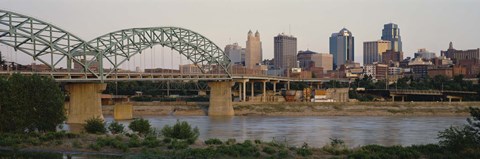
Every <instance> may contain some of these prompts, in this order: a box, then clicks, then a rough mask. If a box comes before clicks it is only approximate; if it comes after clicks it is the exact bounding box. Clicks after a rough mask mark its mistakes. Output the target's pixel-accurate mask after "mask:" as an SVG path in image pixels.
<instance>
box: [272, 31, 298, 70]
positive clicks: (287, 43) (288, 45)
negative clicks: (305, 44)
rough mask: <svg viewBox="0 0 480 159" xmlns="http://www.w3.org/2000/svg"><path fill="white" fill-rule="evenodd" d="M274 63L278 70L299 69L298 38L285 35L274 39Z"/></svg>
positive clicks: (279, 35)
mask: <svg viewBox="0 0 480 159" xmlns="http://www.w3.org/2000/svg"><path fill="white" fill-rule="evenodd" d="M273 41H274V50H273V52H274V60H275V61H274V63H275V68H277V69H290V68H294V67H297V38H296V37H293V36H291V35H285V34H284V33H282V34H278V36H276V37H274V38H273Z"/></svg>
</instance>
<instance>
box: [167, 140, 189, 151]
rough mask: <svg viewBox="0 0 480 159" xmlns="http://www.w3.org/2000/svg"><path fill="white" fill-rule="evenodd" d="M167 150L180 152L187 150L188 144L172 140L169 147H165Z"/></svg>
mask: <svg viewBox="0 0 480 159" xmlns="http://www.w3.org/2000/svg"><path fill="white" fill-rule="evenodd" d="M167 148H169V149H174V150H181V149H186V148H188V143H187V142H186V141H180V140H173V141H172V143H171V144H170V145H168V146H167Z"/></svg>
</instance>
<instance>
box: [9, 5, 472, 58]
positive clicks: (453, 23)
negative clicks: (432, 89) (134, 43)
mask: <svg viewBox="0 0 480 159" xmlns="http://www.w3.org/2000/svg"><path fill="white" fill-rule="evenodd" d="M108 2H110V1H100V2H97V1H55V0H50V1H46V2H45V1H42V2H37V1H31V0H17V1H11V0H0V3H1V4H2V6H1V7H0V9H5V10H10V11H14V12H18V13H21V14H25V15H29V16H33V17H36V18H38V19H42V20H45V21H47V22H49V23H51V24H54V25H57V26H59V27H61V28H64V29H66V30H67V31H69V32H71V33H73V34H75V35H77V36H79V37H81V38H82V39H85V40H89V39H92V38H94V37H96V36H99V35H101V34H103V33H105V32H112V31H116V30H119V29H125V28H131V27H146V26H179V27H184V28H188V29H191V30H194V31H196V32H198V33H201V34H202V35H204V36H206V37H207V38H209V39H211V40H212V41H214V42H215V43H216V44H217V45H218V46H219V47H220V48H223V47H224V46H225V45H227V44H231V43H234V42H238V43H240V44H241V43H243V42H244V41H245V38H244V37H245V35H244V34H245V32H246V31H248V30H249V29H250V28H255V30H258V31H259V32H262V36H263V37H265V38H264V40H263V41H262V46H263V47H262V49H263V57H264V59H271V58H273V38H271V37H274V36H275V35H277V34H278V33H279V32H285V33H288V34H292V35H294V36H295V37H297V38H298V50H306V49H310V50H317V51H319V52H328V51H329V47H328V38H329V36H330V34H331V33H332V32H335V31H337V30H339V29H340V28H342V27H346V28H348V29H349V30H350V31H352V32H353V33H355V37H356V40H355V41H356V43H357V44H356V46H355V50H357V53H356V54H355V62H359V63H363V60H361V59H363V53H362V52H360V51H362V50H363V48H362V47H363V45H362V42H364V41H371V40H376V39H380V37H381V34H382V28H383V25H384V24H387V23H395V24H398V25H399V26H400V28H401V35H402V42H403V52H404V54H405V57H407V56H410V57H413V54H414V53H415V52H416V51H417V50H418V49H419V48H426V49H428V50H430V51H431V52H434V53H436V54H437V56H438V55H439V54H440V51H441V50H446V49H447V48H446V47H445V46H447V45H448V43H449V42H450V41H453V42H454V43H455V44H456V48H458V49H474V48H478V47H479V46H480V43H479V42H478V40H475V39H476V37H478V36H479V35H480V33H479V32H475V31H474V30H475V28H478V26H480V24H479V23H480V22H478V21H475V20H471V19H475V17H478V16H479V15H480V11H478V10H476V9H475V7H474V6H478V4H480V2H478V1H470V0H463V1H447V0H444V1H436V0H435V1H433V0H427V1H402V2H395V1H375V0H372V1H363V2H357V1H335V2H333V1H300V2H298V3H297V2H293V1H274V2H276V3H271V2H272V1H258V2H257V1H255V4H254V5H252V4H251V3H250V2H252V1H227V2H224V1H216V0H215V1H202V2H196V1H190V0H184V1H161V2H159V1H140V2H138V1H121V3H113V4H112V3H108ZM115 2H117V1H115ZM26 3H30V4H32V5H24V4H26ZM92 3H97V4H99V5H91V4H92ZM107 3H108V4H109V6H111V7H109V8H105V7H104V6H105V5H101V4H107ZM185 4H188V5H186V6H185ZM194 4H198V5H194ZM347 4H348V5H347ZM433 4H435V7H429V6H431V5H433ZM340 5H341V6H344V7H347V8H349V9H350V10H349V11H348V12H346V13H340V12H339V13H336V14H329V13H334V12H333V11H334V10H335V8H334V7H332V6H340ZM58 6H61V7H58ZM164 6H169V7H164ZM198 6H200V7H198ZM244 6H248V7H244ZM87 7H88V8H89V9H88V10H85V9H84V8H87ZM142 7H144V8H142ZM181 7H183V8H182V10H179V9H180V8H181ZM110 8H113V9H110ZM137 8H142V9H140V10H139V9H137ZM243 8H246V9H243ZM287 8H288V9H290V10H289V12H287V13H283V12H281V10H284V9H287ZM369 8H376V9H377V10H376V11H374V12H373V11H368V10H369ZM446 8H448V9H449V12H444V10H445V9H446ZM277 10H279V11H277ZM409 10H415V12H410V11H409ZM126 11H128V14H126V13H125V12H126ZM227 11H230V12H227ZM387 11H388V13H391V14H378V13H382V12H384V13H386V12H387ZM60 13H61V14H60ZM171 13H175V14H171ZM218 13H222V14H218ZM239 13H242V14H239ZM277 14H278V15H279V16H278V17H277V16H273V15H277ZM119 15H122V16H119ZM152 15H155V16H152ZM201 16H209V18H208V19H207V20H206V21H204V22H199V20H200V19H202V18H200V17H201ZM472 16H473V17H474V18H471V17H472ZM92 17H93V18H92ZM228 17H233V18H234V19H235V21H232V22H229V23H225V22H224V19H227V18H228ZM372 17H373V18H372ZM462 17H464V18H462ZM203 19H204V18H203ZM458 24H462V25H458ZM459 26H460V27H459ZM472 30H473V31H472Z"/></svg>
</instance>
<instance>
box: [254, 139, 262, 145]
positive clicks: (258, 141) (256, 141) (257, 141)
mask: <svg viewBox="0 0 480 159" xmlns="http://www.w3.org/2000/svg"><path fill="white" fill-rule="evenodd" d="M254 142H255V144H262V141H260V140H258V139H256V140H255V141H254Z"/></svg>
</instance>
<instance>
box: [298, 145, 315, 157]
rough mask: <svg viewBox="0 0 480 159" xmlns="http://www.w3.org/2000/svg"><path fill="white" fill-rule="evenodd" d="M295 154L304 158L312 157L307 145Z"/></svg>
mask: <svg viewBox="0 0 480 159" xmlns="http://www.w3.org/2000/svg"><path fill="white" fill-rule="evenodd" d="M297 154H299V155H301V156H303V157H306V156H310V155H312V150H311V149H310V148H309V147H308V144H307V143H304V144H303V145H302V147H301V148H299V149H297Z"/></svg>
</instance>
